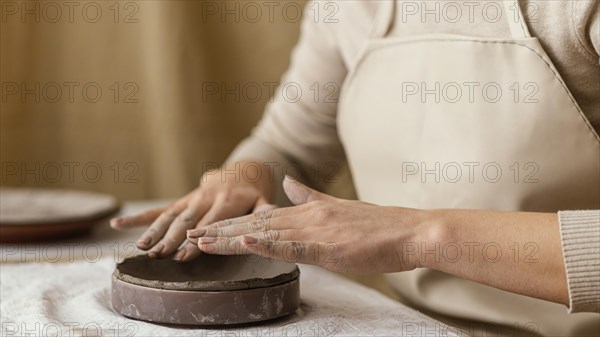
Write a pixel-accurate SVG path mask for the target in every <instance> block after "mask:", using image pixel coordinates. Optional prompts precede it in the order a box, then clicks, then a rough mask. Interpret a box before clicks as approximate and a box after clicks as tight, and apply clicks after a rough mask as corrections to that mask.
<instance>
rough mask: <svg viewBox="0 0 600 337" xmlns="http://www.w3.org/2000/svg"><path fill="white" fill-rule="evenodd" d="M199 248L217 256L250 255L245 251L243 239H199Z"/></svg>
mask: <svg viewBox="0 0 600 337" xmlns="http://www.w3.org/2000/svg"><path fill="white" fill-rule="evenodd" d="M198 248H199V249H200V250H201V251H203V252H205V253H208V254H217V255H243V254H248V252H245V251H244V250H243V244H242V242H241V237H219V238H216V237H201V238H199V239H198Z"/></svg>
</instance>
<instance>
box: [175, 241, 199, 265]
mask: <svg viewBox="0 0 600 337" xmlns="http://www.w3.org/2000/svg"><path fill="white" fill-rule="evenodd" d="M201 253H202V252H201V251H200V249H199V248H198V246H196V245H195V244H191V243H189V242H186V243H185V244H184V245H183V246H182V247H181V248H180V249H179V251H178V252H177V253H176V254H175V256H174V257H173V260H175V261H179V262H187V261H191V260H193V259H195V258H196V257H197V256H198V255H200V254H201Z"/></svg>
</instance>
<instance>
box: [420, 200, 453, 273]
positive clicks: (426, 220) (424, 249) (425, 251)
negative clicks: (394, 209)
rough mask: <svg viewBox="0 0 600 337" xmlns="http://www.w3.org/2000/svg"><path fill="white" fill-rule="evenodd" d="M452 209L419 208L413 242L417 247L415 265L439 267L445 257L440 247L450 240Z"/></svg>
mask: <svg viewBox="0 0 600 337" xmlns="http://www.w3.org/2000/svg"><path fill="white" fill-rule="evenodd" d="M450 222H451V221H450V211H448V210H442V209H433V210H418V214H417V216H416V226H415V228H416V231H415V233H414V235H413V238H412V240H411V242H412V243H413V249H415V250H416V251H415V253H414V254H413V257H414V265H415V266H416V268H431V269H439V268H440V266H439V264H440V263H441V261H442V260H443V259H439V258H438V257H439V256H438V255H439V254H440V253H441V252H440V251H439V249H438V248H439V247H440V246H443V245H444V243H445V242H449V240H450V238H449V237H450V235H451V230H449V228H450Z"/></svg>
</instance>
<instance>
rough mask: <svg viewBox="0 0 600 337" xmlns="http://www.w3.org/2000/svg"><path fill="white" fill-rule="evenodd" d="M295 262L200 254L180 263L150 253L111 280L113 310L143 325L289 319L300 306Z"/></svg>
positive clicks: (123, 267) (123, 265)
mask: <svg viewBox="0 0 600 337" xmlns="http://www.w3.org/2000/svg"><path fill="white" fill-rule="evenodd" d="M299 275H300V271H299V270H298V267H297V266H296V265H295V264H291V263H287V262H280V261H274V260H270V259H266V258H262V257H258V256H254V255H247V256H246V255H244V256H239V255H233V256H220V255H209V254H202V255H201V256H200V257H199V258H198V259H195V260H193V261H190V262H186V263H178V262H175V261H173V260H172V259H170V258H167V259H162V260H157V259H150V258H148V257H147V256H146V255H140V256H136V257H133V258H129V259H126V260H125V261H123V262H122V263H120V264H118V265H117V268H116V269H115V272H114V273H113V277H112V292H111V299H112V306H113V308H114V309H115V311H117V312H119V313H120V314H122V315H124V316H127V317H131V318H134V319H140V320H144V321H150V322H156V323H164V324H182V325H200V326H223V325H239V324H247V323H255V322H260V321H266V320H271V319H274V318H278V317H283V316H286V315H289V314H291V313H293V312H294V311H296V309H298V306H299V305H300V285H299V284H300V283H299Z"/></svg>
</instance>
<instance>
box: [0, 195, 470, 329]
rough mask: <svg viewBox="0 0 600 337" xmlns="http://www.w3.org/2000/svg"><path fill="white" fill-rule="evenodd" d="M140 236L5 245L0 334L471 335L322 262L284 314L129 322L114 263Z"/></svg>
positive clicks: (310, 270)
mask: <svg viewBox="0 0 600 337" xmlns="http://www.w3.org/2000/svg"><path fill="white" fill-rule="evenodd" d="M148 205H149V204H147V203H141V204H134V205H130V206H128V207H126V208H125V212H126V213H130V212H134V211H137V210H139V209H140V208H145V207H147V206H148ZM103 233H104V234H103ZM138 234H139V231H136V232H134V233H129V234H125V235H119V234H115V233H113V232H111V231H110V230H109V229H107V228H100V229H98V231H96V232H94V234H93V235H92V236H91V237H89V238H84V239H82V240H81V241H80V242H75V241H72V242H70V243H63V244H62V245H56V244H46V245H44V244H37V245H30V246H20V245H4V246H2V247H0V248H1V249H0V251H1V252H2V264H1V265H0V325H1V330H0V335H1V336H121V337H123V336H314V337H317V336H319V337H320V336H399V335H405V336H453V335H461V336H465V335H466V334H464V333H462V332H459V331H456V329H454V328H451V327H448V326H446V325H444V324H442V323H440V322H438V321H435V320H433V319H431V318H429V317H427V316H425V315H422V314H420V313H418V312H417V311H414V310H412V309H410V308H408V307H406V306H404V305H402V304H400V303H398V302H396V301H394V300H392V299H390V298H388V297H386V296H384V295H382V294H380V293H379V292H377V291H375V290H372V289H370V288H367V287H365V286H363V285H360V284H358V283H356V282H353V281H350V280H348V279H345V278H343V277H340V276H338V275H336V274H334V273H331V272H328V271H326V270H323V269H320V268H318V267H313V266H305V265H302V266H300V268H301V278H300V287H301V307H300V309H299V310H298V311H297V312H296V313H295V314H293V315H291V316H289V317H287V318H283V319H279V320H276V321H271V322H267V323H264V324H259V325H253V326H250V327H244V328H239V327H236V328H234V329H219V330H216V329H212V330H211V329H199V328H182V327H175V326H164V325H158V324H152V323H146V322H142V321H136V320H132V319H129V318H126V317H123V316H121V315H119V314H118V313H116V312H114V311H113V310H112V308H111V304H110V303H111V301H110V293H111V292H110V278H111V273H112V271H113V269H114V265H115V262H117V261H119V260H120V259H121V258H122V257H123V256H124V255H125V256H127V255H130V254H134V253H135V252H134V251H133V250H132V249H130V248H131V247H129V248H128V243H132V242H134V241H135V238H136V237H137V235H138ZM48 245H53V246H52V247H53V248H52V251H53V252H55V254H54V255H52V256H50V250H49V249H48V247H49V246H48ZM76 247H77V248H76ZM91 247H95V248H91ZM111 247H112V248H111ZM123 248H125V249H124V250H123ZM24 250H27V251H25V252H24ZM44 250H46V252H45V253H43V251H44ZM43 254H46V255H43ZM58 254H61V256H60V258H57V255H58ZM36 261H37V262H36Z"/></svg>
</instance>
